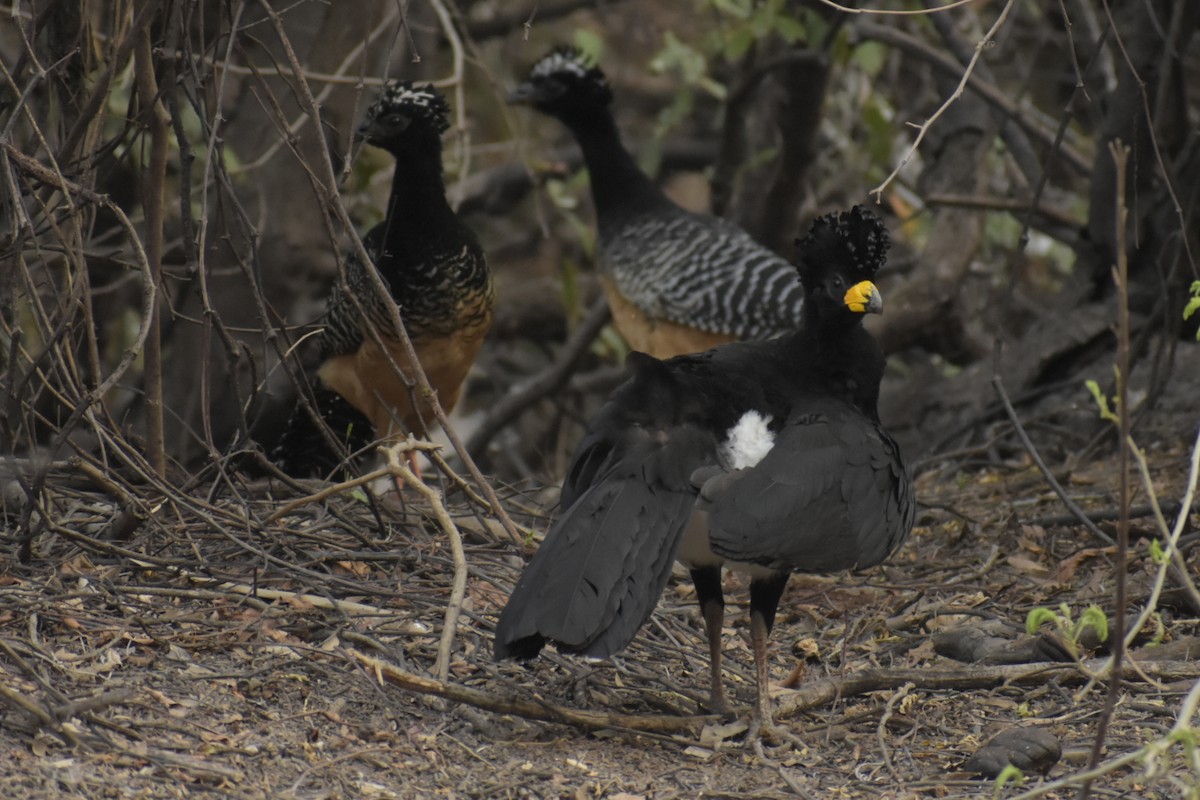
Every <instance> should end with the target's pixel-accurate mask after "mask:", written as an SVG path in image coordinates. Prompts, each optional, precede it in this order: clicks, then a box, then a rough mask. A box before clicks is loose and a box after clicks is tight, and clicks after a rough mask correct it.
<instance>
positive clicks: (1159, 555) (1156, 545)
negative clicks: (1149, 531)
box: [1150, 539, 1167, 567]
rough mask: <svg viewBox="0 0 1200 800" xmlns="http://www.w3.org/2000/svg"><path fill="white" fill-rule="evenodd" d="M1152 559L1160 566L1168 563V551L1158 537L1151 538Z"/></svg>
mask: <svg viewBox="0 0 1200 800" xmlns="http://www.w3.org/2000/svg"><path fill="white" fill-rule="evenodd" d="M1150 560H1151V561H1153V562H1154V563H1155V564H1157V565H1158V566H1160V567H1161V566H1162V565H1163V564H1165V563H1167V551H1166V550H1163V546H1162V543H1161V542H1160V541H1159V540H1158V539H1151V540H1150Z"/></svg>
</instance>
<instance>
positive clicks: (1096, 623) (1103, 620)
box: [1075, 603, 1108, 642]
mask: <svg viewBox="0 0 1200 800" xmlns="http://www.w3.org/2000/svg"><path fill="white" fill-rule="evenodd" d="M1087 628H1091V629H1092V630H1094V631H1095V632H1096V636H1097V637H1099V639H1100V641H1102V642H1103V641H1107V640H1108V617H1106V616H1105V615H1104V610H1103V609H1101V608H1100V606H1098V605H1096V604H1094V603H1093V604H1092V605H1090V606H1088V607H1087V609H1086V610H1085V611H1084V612H1083V616H1082V617H1080V618H1079V624H1078V625H1076V626H1075V632H1076V633H1075V638H1076V639H1078V638H1079V634H1081V633H1083V631H1084V630H1085V629H1087Z"/></svg>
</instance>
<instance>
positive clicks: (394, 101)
mask: <svg viewBox="0 0 1200 800" xmlns="http://www.w3.org/2000/svg"><path fill="white" fill-rule="evenodd" d="M398 107H399V108H406V109H412V110H415V111H417V112H418V116H421V117H424V118H425V119H427V120H429V121H430V122H432V123H433V124H434V125H435V126H436V127H437V129H438V131H439V132H442V131H445V130H446V129H447V128H449V127H450V120H449V116H450V106H449V104H448V103H446V98H444V97H442V93H441V92H439V91H438V90H437V89H435V88H434V87H433V85H431V84H427V83H425V84H420V85H414V84H413V83H411V82H409V81H396V82H394V83H389V84H388V85H387V87H386V88H385V89H384V90H383V94H382V95H381V96H380V98H379V99H378V100H377V101H375V103H374V104H373V105H372V106H371V107H370V108H369V109H368V110H367V117H368V118H373V117H376V116H378V115H379V114H380V113H381V112H383V111H384V110H388V111H391V110H395V109H396V108H398Z"/></svg>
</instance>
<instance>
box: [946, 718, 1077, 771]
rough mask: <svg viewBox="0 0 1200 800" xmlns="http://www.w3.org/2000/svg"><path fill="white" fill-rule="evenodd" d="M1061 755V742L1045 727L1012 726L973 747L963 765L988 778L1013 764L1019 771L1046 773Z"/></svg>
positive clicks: (964, 767) (966, 769)
mask: <svg viewBox="0 0 1200 800" xmlns="http://www.w3.org/2000/svg"><path fill="white" fill-rule="evenodd" d="M1061 757H1062V745H1061V744H1059V741H1058V739H1057V738H1056V737H1055V736H1054V734H1052V733H1050V732H1049V731H1047V730H1045V729H1044V728H1032V727H1015V728H1009V729H1008V730H1005V731H1001V732H1000V733H998V734H996V735H995V736H993V737H992V738H991V739H990V740H989V741H988V743H987V744H985V745H984V746H983V747H981V748H979V749H978V750H977V751H975V754H974V755H972V756H971V757H970V758H968V759H967V760H966V762H965V763H964V764H963V766H962V768H963V769H964V770H965V771H967V772H975V773H978V774H980V775H983V776H985V777H988V778H994V777H996V776H997V775H999V774H1000V773H1001V772H1002V771H1003V770H1004V768H1005V767H1007V766H1008V765H1009V764H1012V765H1013V766H1014V767H1016V768H1017V769H1019V770H1021V771H1022V772H1040V773H1042V774H1043V775H1045V774H1046V773H1047V772H1049V771H1050V768H1051V767H1053V766H1054V765H1055V764H1057V763H1058V760H1059V758H1061Z"/></svg>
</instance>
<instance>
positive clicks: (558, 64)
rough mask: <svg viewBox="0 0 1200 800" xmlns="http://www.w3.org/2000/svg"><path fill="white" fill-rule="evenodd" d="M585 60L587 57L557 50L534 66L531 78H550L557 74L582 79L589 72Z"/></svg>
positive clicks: (530, 73) (530, 74)
mask: <svg viewBox="0 0 1200 800" xmlns="http://www.w3.org/2000/svg"><path fill="white" fill-rule="evenodd" d="M584 58H585V56H583V55H581V54H578V53H573V52H563V51H559V50H555V51H554V52H553V53H551V54H550V55H548V56H546V57H545V58H543V59H542V60H541V61H539V62H538V63H536V64H534V65H533V69H532V70H530V72H529V76H530V77H531V78H548V77H550V76H551V75H554V74H556V73H566V74H568V75H574V76H576V77H579V78H582V77H583V76H585V75H587V71H588V66H587V64H586V63H585V62H584Z"/></svg>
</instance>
